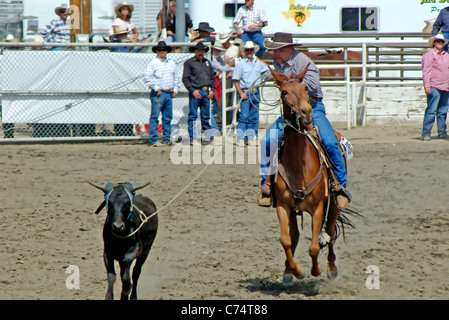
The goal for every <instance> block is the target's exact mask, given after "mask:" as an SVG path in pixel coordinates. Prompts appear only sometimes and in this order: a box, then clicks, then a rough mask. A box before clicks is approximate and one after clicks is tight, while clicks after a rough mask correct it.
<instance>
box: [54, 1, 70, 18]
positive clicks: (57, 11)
mask: <svg viewBox="0 0 449 320" xmlns="http://www.w3.org/2000/svg"><path fill="white" fill-rule="evenodd" d="M61 10H66V11H67V13H68V14H69V15H70V14H72V10H71V9H70V6H69V5H68V4H66V3H63V4H61V5H60V6H59V7H56V8H55V13H56V15H58V16H59V11H61Z"/></svg>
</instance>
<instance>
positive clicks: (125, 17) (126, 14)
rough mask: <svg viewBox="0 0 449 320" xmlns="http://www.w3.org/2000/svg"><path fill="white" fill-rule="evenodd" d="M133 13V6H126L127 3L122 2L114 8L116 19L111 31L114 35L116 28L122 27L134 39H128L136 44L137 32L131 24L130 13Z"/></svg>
mask: <svg viewBox="0 0 449 320" xmlns="http://www.w3.org/2000/svg"><path fill="white" fill-rule="evenodd" d="M133 11H134V6H133V5H132V4H128V3H127V2H122V3H120V4H118V5H117V6H115V14H116V18H115V20H114V22H112V29H113V30H114V32H115V33H116V31H117V30H116V29H117V28H118V27H123V28H125V29H126V30H128V31H129V32H132V33H133V34H134V37H128V39H129V40H130V41H131V42H137V40H138V38H139V32H138V31H137V28H136V26H135V25H134V23H132V22H131V17H132V13H133Z"/></svg>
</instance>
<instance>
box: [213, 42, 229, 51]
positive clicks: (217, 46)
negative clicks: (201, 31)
mask: <svg viewBox="0 0 449 320" xmlns="http://www.w3.org/2000/svg"><path fill="white" fill-rule="evenodd" d="M213 48H214V49H217V50H220V51H226V48H225V47H223V43H222V42H220V41H215V44H214V46H213Z"/></svg>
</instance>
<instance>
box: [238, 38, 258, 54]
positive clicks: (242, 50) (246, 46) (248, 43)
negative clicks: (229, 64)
mask: <svg viewBox="0 0 449 320" xmlns="http://www.w3.org/2000/svg"><path fill="white" fill-rule="evenodd" d="M239 49H240V53H245V50H246V49H254V53H256V52H257V51H259V49H260V47H259V46H258V45H257V44H255V43H254V42H252V41H246V42H243V43H242V45H241V46H239Z"/></svg>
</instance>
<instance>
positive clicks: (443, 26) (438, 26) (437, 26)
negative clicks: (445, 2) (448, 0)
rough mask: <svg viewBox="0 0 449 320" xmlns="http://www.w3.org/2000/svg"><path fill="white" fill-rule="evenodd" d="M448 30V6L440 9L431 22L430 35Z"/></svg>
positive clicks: (433, 35)
mask: <svg viewBox="0 0 449 320" xmlns="http://www.w3.org/2000/svg"><path fill="white" fill-rule="evenodd" d="M440 30H441V32H449V7H446V8H444V9H441V11H440V13H439V14H438V17H437V19H436V20H435V22H434V23H433V29H432V37H435V36H436V35H437V34H438V32H439V31H440Z"/></svg>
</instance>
